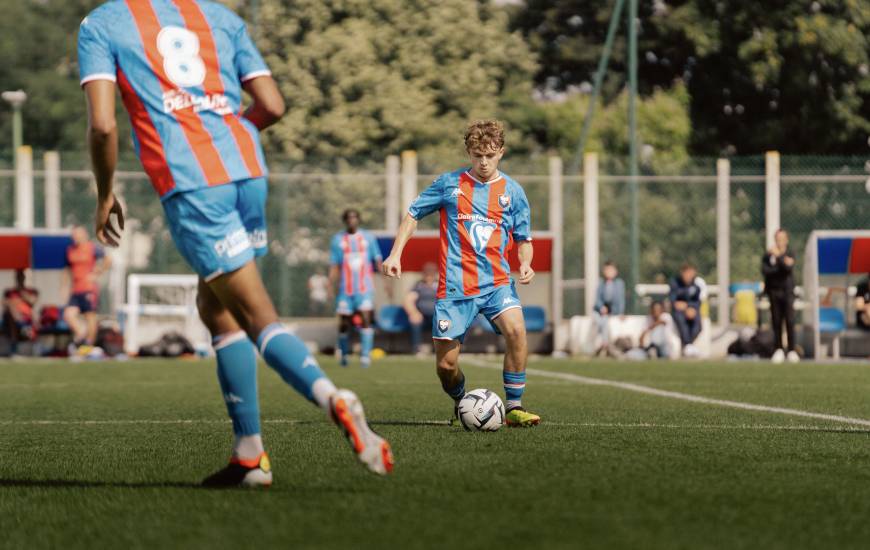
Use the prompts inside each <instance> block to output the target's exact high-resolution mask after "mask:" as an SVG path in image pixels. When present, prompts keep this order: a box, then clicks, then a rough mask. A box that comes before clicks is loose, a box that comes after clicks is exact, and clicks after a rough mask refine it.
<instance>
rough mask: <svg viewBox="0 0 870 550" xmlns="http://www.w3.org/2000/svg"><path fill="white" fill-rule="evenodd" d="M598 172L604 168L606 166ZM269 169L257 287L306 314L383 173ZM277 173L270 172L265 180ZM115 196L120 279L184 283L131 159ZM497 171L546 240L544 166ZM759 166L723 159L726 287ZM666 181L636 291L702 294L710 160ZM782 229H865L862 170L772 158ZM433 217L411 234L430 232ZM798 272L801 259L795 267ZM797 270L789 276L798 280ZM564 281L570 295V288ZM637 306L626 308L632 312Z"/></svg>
mask: <svg viewBox="0 0 870 550" xmlns="http://www.w3.org/2000/svg"><path fill="white" fill-rule="evenodd" d="M605 160H606V158H605ZM280 164H281V163H273V173H272V176H271V179H270V199H269V203H268V211H267V214H268V223H269V229H270V240H269V254H268V255H267V256H266V257H265V258H263V260H261V262H262V264H261V266H262V270H263V273H264V279H265V282H266V285H267V287H268V289H269V291H270V292H271V293H272V296H273V297H274V298H275V302H276V305H277V306H278V308H279V310H280V312H281V314H282V315H289V316H300V315H305V314H307V313H308V312H309V301H308V291H307V281H308V278H309V277H310V276H311V275H312V274H313V273H315V272H318V271H322V272H324V273H325V271H326V269H327V264H328V247H329V240H330V238H331V236H332V235H333V234H334V233H335V232H337V231H339V230H340V229H341V227H342V224H341V219H340V218H341V212H342V211H343V210H344V209H345V208H348V207H351V206H352V207H355V208H357V209H359V210H360V211H361V212H362V216H363V219H364V223H365V226H366V227H369V228H372V229H382V228H384V227H386V226H387V223H386V222H387V220H386V215H387V214H386V211H387V210H386V208H385V203H386V202H387V196H386V193H387V190H386V185H385V181H386V178H387V174H386V170H385V169H384V165H383V164H382V163H377V164H367V165H366V166H364V167H359V166H344V167H342V166H340V164H339V165H338V168H336V164H335V163H333V164H332V166H330V169H329V170H324V169H322V168H318V167H313V166H294V167H293V168H292V170H287V169H286V168H287V166H288V165H284V166H283V169H282V167H281V166H280ZM62 165H63V168H64V170H63V171H62V173H61V197H62V216H61V220H62V224H63V225H65V226H70V225H74V224H83V225H85V226H87V227H90V226H91V223H92V216H93V205H94V199H95V190H94V186H93V183H92V179H91V175H90V172H89V171H88V170H87V164H86V160H85V158H84V157H83V155H78V154H63V155H62ZM276 165H278V167H277V169H276ZM618 166H619V163H612V164H611V163H607V162H602V169H601V176H600V178H599V181H600V183H599V215H600V250H601V259H602V260H604V259H611V260H613V261H615V262H616V263H617V265H618V266H619V267H620V268H621V270H622V272H623V274H624V275H627V274H628V270H629V266H630V265H631V264H632V257H631V238H630V229H629V228H630V226H631V185H630V182H631V180H630V178H628V177H627V176H625V175H622V174H620V173H618V171H619V170H618ZM123 167H124V168H125V171H122V172H120V173H119V175H118V191H119V193H120V194H121V195H122V196H123V197H124V200H125V202H126V204H127V210H128V234H127V239H126V242H127V244H126V245H125V246H128V247H129V249H128V250H127V252H126V253H127V257H128V265H129V269H128V271H129V272H131V273H132V272H148V273H189V269H188V267H187V266H186V264H185V263H184V261H183V260H182V258H181V257H180V255H179V254H178V252H177V251H176V249H175V247H174V245H173V244H172V241H171V238H170V236H169V232H168V229H167V228H166V225H165V222H164V220H163V216H162V208H161V206H160V203H159V201H158V199H157V197H156V196H155V194H154V192H153V191H152V189H151V186H150V183H149V182H148V181H147V179H146V178H145V176H144V175H143V174H142V173H141V172H139V171H138V167H136V165H135V160H134V159H124V164H123ZM418 168H419V174H418V175H416V176H415V182H416V188H415V189H414V191H417V192H419V191H421V190H422V189H423V188H425V186H426V185H428V184H429V183H431V181H432V180H433V179H434V177H435V174H437V173H439V172H441V171H446V170H449V169H451V168H452V167H451V166H447V165H444V164H442V163H439V162H437V160H432V159H420V162H419V167H418ZM504 168H505V171H507V172H508V173H510V174H511V175H512V176H513V177H514V178H515V179H517V180H518V181H519V182H520V183H521V184H523V186H524V188H525V190H526V194H527V196H528V198H529V202H530V204H531V207H532V225H533V229H536V230H547V229H549V228H550V220H549V211H548V202H549V177H550V176H549V174H547V158H546V157H537V158H511V159H509V160H507V162H506V163H505V166H504ZM34 169H35V185H34V203H35V205H36V208H35V223H36V226H37V227H39V226H41V225H43V224H44V222H45V215H44V213H43V209H42V207H41V205H42V203H43V186H42V185H41V181H42V180H41V178H42V177H43V174H44V172H43V171H42V166H41V161H40V156H39V155H36V156H35V158H34ZM764 171H765V165H764V158H763V157H747V158H734V159H731V182H730V205H731V208H730V241H731V253H730V279H731V281H732V282H734V281H744V280H745V281H757V280H759V264H760V257H761V254H762V252H763V250H764V246H765V206H764V204H765V183H764V182H765V176H764ZM676 172H677V173H675V174H657V173H656V172H655V171H654V170H652V169H650V170H647V172H646V173H645V174H643V175H642V177H641V178H639V180H638V187H637V201H638V220H637V222H638V228H639V255H638V257H637V258H636V261H637V266H638V274H639V282H644V283H653V282H663V281H665V280H666V279H667V278H668V277H670V276H671V275H673V274H674V273H675V272H676V270H677V269H678V267H679V265H680V264H681V263H682V262H684V261H686V260H689V261H692V262H694V263H695V264H696V265H697V267H698V271H699V273H700V274H701V275H702V276H703V277H704V278H705V279H706V280H707V282H708V283H710V284H715V283H717V280H716V223H717V221H716V202H717V191H716V159H693V160H692V162H691V163H688V164H687V166H685V167H684V168H683V169H681V170H679V171H676ZM781 173H782V178H781V220H782V226H783V227H785V228H786V229H788V230H789V231H790V232H791V234H792V243H793V248H794V250H795V251H797V252H801V251H802V250H803V247H804V243H805V241H806V238H807V236H808V235H809V233H810V231H812V230H813V229H862V228H867V227H870V189H868V187H867V184H866V181H867V178H868V177H870V164H868V161H867V159H863V158H831V157H819V158H812V157H783V158H782V161H781ZM563 182H564V187H563V200H562V213H563V220H564V233H563V235H564V237H563V250H564V252H563V262H564V278H565V279H566V280H567V281H568V284H566V285H565V288H564V290H563V301H564V314H565V315H566V316H568V315H572V314H577V313H581V312H582V311H583V310H584V307H585V304H584V303H583V299H584V298H583V295H584V293H583V290H582V288H581V287H580V285H579V284H577V282H578V280H579V279H582V278H583V273H584V253H583V246H584V245H583V243H584V241H583V238H584V235H583V192H582V178H581V177H579V176H565V177H564V178H563ZM14 194H15V184H14V172H13V170H12V169H11V167H10V166H8V165H6V166H3V165H0V197H3V199H4V200H0V226H7V227H9V226H12V225H13V224H14V220H15V211H14V210H15V201H14V200H13V197H14ZM435 218H436V217H435V216H433V217H432V218H431V219H430V220H427V221H425V222H424V223H423V224H421V227H422V228H427V229H434V228H436V227H437V220H436V219H435ZM799 261H800V259H799ZM800 273H801V270H800V269H798V270H797V271H796V274H798V277H800ZM572 281H573V284H572ZM639 307H640V306H639V305H638V306H636V309H638V308H639Z"/></svg>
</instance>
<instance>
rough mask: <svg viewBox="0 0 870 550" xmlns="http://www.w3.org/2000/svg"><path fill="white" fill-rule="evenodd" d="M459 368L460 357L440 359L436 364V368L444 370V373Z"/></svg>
mask: <svg viewBox="0 0 870 550" xmlns="http://www.w3.org/2000/svg"><path fill="white" fill-rule="evenodd" d="M458 366H459V358H458V357H450V356H444V357H439V358H438V360H437V361H436V363H435V367H436V368H437V369H438V370H443V371H455V370H456V369H457V367H458Z"/></svg>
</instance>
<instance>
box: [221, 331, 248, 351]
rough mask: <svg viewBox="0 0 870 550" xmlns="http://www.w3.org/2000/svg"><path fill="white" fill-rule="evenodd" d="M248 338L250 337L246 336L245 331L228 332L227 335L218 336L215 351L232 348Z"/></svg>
mask: <svg viewBox="0 0 870 550" xmlns="http://www.w3.org/2000/svg"><path fill="white" fill-rule="evenodd" d="M247 337H248V335H247V334H245V331H243V330H239V331H236V332H228V333H226V334H221V335H219V336H217V337H216V338H215V340H216V341H217V343H215V344H213V345H212V347H214V350H215V351H218V350H222V349H224V348H225V347H227V346H231V345H233V344H235V343H236V342H238V341H239V340H244V339H246V338H247Z"/></svg>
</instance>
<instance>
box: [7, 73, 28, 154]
mask: <svg viewBox="0 0 870 550" xmlns="http://www.w3.org/2000/svg"><path fill="white" fill-rule="evenodd" d="M2 97H3V101H5V102H7V103H8V104H9V105H10V106H11V107H12V158H13V159H14V158H16V154H17V151H18V148H19V147H21V146H22V145H23V144H24V138H23V130H22V127H23V124H22V122H21V107H22V106H23V105H24V102H25V101H27V94H26V93H25V92H24V90H15V91H8V92H3V94H2Z"/></svg>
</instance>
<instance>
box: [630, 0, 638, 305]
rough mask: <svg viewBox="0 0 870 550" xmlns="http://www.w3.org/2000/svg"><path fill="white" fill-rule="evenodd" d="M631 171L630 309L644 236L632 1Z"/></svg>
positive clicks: (632, 5)
mask: <svg viewBox="0 0 870 550" xmlns="http://www.w3.org/2000/svg"><path fill="white" fill-rule="evenodd" d="M628 133H629V136H628V138H629V139H628V170H629V176H630V178H631V179H630V181H629V184H630V187H629V189H630V191H631V237H630V238H631V270H630V272H629V286H628V289H629V290H628V307H629V309H634V302H635V291H634V290H635V285H637V283H638V281H639V280H640V265H639V264H640V261H639V258H638V256H639V255H640V234H639V227H638V226H639V223H638V219H637V218H638V205H637V191H638V190H637V176H638V167H637V0H629V2H628Z"/></svg>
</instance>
